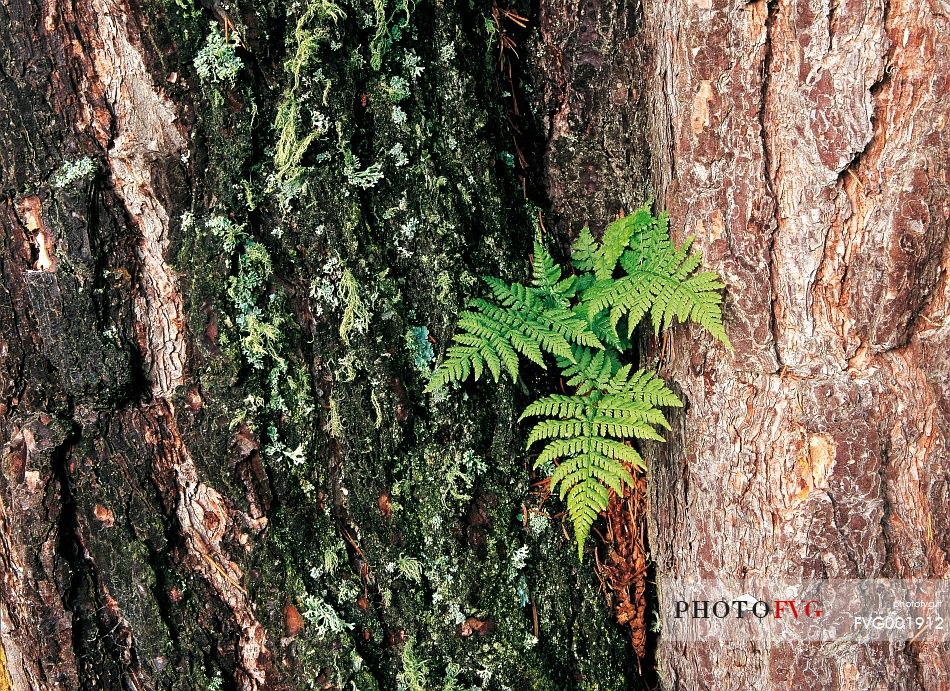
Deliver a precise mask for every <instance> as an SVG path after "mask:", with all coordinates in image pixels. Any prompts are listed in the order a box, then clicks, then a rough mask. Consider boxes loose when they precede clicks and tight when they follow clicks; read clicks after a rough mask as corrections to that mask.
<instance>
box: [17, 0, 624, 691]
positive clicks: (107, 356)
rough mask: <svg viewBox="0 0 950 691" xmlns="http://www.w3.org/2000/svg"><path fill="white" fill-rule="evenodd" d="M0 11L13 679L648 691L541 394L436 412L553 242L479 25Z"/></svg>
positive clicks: (350, 12)
mask: <svg viewBox="0 0 950 691" xmlns="http://www.w3.org/2000/svg"><path fill="white" fill-rule="evenodd" d="M94 5H96V3H94ZM99 5H101V7H100V6H99ZM110 9H111V10H114V11H116V12H118V11H119V10H123V11H124V12H125V13H126V14H123V15H121V16H122V18H121V19H114V20H113V19H104V18H103V14H102V10H110ZM96 10H98V12H97V11H96ZM3 12H7V13H8V15H9V16H8V17H7V19H9V20H10V26H12V27H13V30H12V33H13V40H11V42H10V43H9V44H8V45H7V46H6V47H5V48H4V53H3V56H2V61H3V66H4V71H5V72H6V74H7V75H9V78H8V79H7V80H6V81H4V82H3V86H2V91H0V106H2V108H3V111H4V113H5V114H7V115H8V116H9V117H10V118H11V119H12V122H14V126H13V127H12V128H10V129H8V130H7V131H5V132H4V133H3V134H2V135H0V136H2V138H3V147H2V148H3V150H4V151H6V152H7V153H5V154H4V155H5V157H6V158H5V159H4V176H3V188H4V194H5V196H6V197H7V199H8V200H9V203H8V204H7V205H6V206H4V207H3V210H2V211H0V217H2V222H3V223H4V226H5V229H6V231H7V232H6V234H5V237H6V243H7V255H6V256H7V259H5V260H4V263H3V273H4V277H5V278H6V280H7V283H8V286H9V288H8V290H7V291H6V293H5V294H4V295H3V296H0V299H2V300H3V301H4V309H3V310H2V311H0V319H2V320H3V321H2V323H3V331H4V338H5V339H6V340H5V342H4V343H5V345H4V349H5V355H6V357H5V358H4V359H3V392H4V393H3V396H4V403H3V411H2V415H3V441H4V442H5V446H4V476H3V479H2V486H0V490H2V492H0V497H2V506H0V509H2V514H0V526H2V528H3V535H4V538H5V540H4V543H3V550H2V556H3V559H4V560H5V563H6V564H7V565H8V566H9V567H10V572H11V573H13V574H14V576H12V577H11V578H9V579H7V581H6V583H5V585H4V586H3V591H2V597H0V601H2V603H3V609H2V612H0V614H2V615H3V621H4V629H3V648H4V651H5V659H6V662H5V663H4V670H3V671H4V673H5V674H6V677H7V678H8V679H10V680H11V681H13V682H14V687H15V688H19V687H18V686H16V683H20V684H27V686H26V687H24V688H27V687H28V688H53V687H54V686H55V685H57V684H58V685H59V687H65V688H91V687H92V686H93V684H95V685H96V687H97V688H110V689H111V688H115V689H119V688H159V689H194V688H248V689H253V688H261V689H264V688H267V689H271V688H273V689H309V688H338V689H344V688H347V689H349V688H357V689H360V690H361V691H366V690H369V689H392V688H405V689H467V688H472V687H474V688H484V689H568V688H578V689H621V688H632V687H635V686H636V685H637V684H638V681H637V679H638V677H637V672H636V671H635V670H636V662H635V659H634V657H633V655H632V651H631V648H630V645H629V642H628V640H627V639H626V638H625V636H624V634H623V632H622V631H621V630H619V629H618V628H616V627H615V626H614V625H613V624H612V622H611V618H610V613H609V611H608V609H607V608H606V606H605V605H604V601H603V596H602V594H601V593H600V592H599V587H598V582H597V579H596V577H595V575H594V573H593V571H592V570H591V568H590V566H589V565H580V564H578V563H577V562H576V557H575V556H574V554H573V551H572V550H571V548H570V543H569V541H568V540H567V538H566V535H565V532H564V531H563V529H562V522H561V518H560V517H559V515H558V513H559V511H560V507H558V506H557V505H555V504H554V503H553V501H550V500H549V501H548V502H546V503H544V504H543V505H541V504H540V501H539V499H538V497H537V496H535V495H533V494H532V493H531V492H530V490H531V476H530V474H529V470H528V467H529V464H528V462H527V459H526V457H525V455H524V453H523V451H522V439H521V437H520V433H519V430H518V429H517V426H516V425H515V423H514V420H513V415H512V411H513V410H514V409H515V407H516V405H517V401H518V397H519V396H520V395H521V392H519V391H516V390H513V389H512V388H511V387H508V386H501V387H496V386H493V385H488V384H479V385H476V386H472V387H468V388H466V389H465V390H464V391H461V392H454V393H451V394H450V393H449V392H437V393H436V394H434V395H431V396H427V395H425V394H423V388H424V386H425V383H426V380H427V377H428V375H429V373H430V372H431V369H432V367H433V365H434V359H435V358H436V357H437V356H438V355H439V353H440V352H441V349H442V348H443V347H444V344H445V342H446V340H447V339H448V337H449V335H450V329H451V324H452V322H453V320H454V317H455V315H456V314H457V312H458V311H459V309H460V307H461V306H462V305H463V303H464V302H465V301H466V300H467V299H468V298H469V297H471V296H472V295H474V294H476V293H477V292H478V291H479V290H480V287H479V282H478V280H477V276H479V275H481V274H485V273H488V274H494V275H501V276H504V277H507V278H517V277H520V276H522V275H523V274H524V273H525V271H526V270H527V268H528V267H527V266H526V264H525V262H524V260H523V257H524V256H526V254H527V251H528V248H529V245H530V240H531V239H532V238H533V236H534V234H535V231H536V228H535V225H534V223H535V220H536V218H537V215H536V209H535V207H534V205H533V203H532V201H531V200H529V199H528V198H526V196H525V193H524V191H523V190H524V187H523V183H524V181H523V180H522V179H521V178H520V177H519V174H520V173H522V172H523V171H521V170H519V169H518V167H517V163H516V161H517V160H518V151H517V150H516V147H517V144H515V143H514V142H515V141H517V139H515V140H513V138H512V137H513V134H514V133H513V131H512V130H511V129H510V125H509V117H508V116H509V112H508V109H509V104H510V100H509V98H510V95H507V94H506V93H505V90H506V89H508V88H510V86H511V84H510V82H508V80H507V79H500V78H499V70H498V41H499V33H498V29H499V27H498V24H496V23H495V22H493V21H492V19H491V17H492V14H491V6H488V5H484V4H480V3H470V2H465V1H462V2H458V3H454V2H440V3H430V2H418V3H414V4H413V3H405V4H404V3H402V2H398V1H397V2H395V3H393V2H390V3H384V2H375V3H370V2H345V3H340V4H339V5H337V4H333V3H328V2H320V1H318V2H314V3H307V2H301V3H293V4H289V5H287V6H286V7H285V6H270V5H265V4H263V3H260V4H253V3H247V2H242V3H238V4H228V5H226V6H224V5H215V6H214V8H213V9H208V8H205V7H203V6H199V5H192V4H191V3H190V2H187V1H185V2H182V1H180V0H179V1H177V2H165V3H162V2H160V1H159V0H154V1H152V2H146V3H143V4H135V5H132V6H126V5H124V4H113V3H109V2H106V1H105V0H102V1H101V2H98V5H96V6H95V7H92V8H88V9H79V10H69V11H67V10H63V9H61V8H57V7H52V6H51V7H44V6H43V5H41V4H40V3H29V2H22V3H14V4H13V5H11V6H10V8H9V9H5V10H3ZM44 12H45V13H47V14H48V15H49V17H50V19H48V20H45V21H46V22H47V23H46V25H45V27H46V28H45V29H44V30H42V31H41V41H39V43H38V44H37V45H36V46H32V45H30V40H31V36H32V33H33V27H35V26H37V25H38V24H39V23H40V18H41V17H45V16H47V14H44ZM523 12H525V13H527V8H525V9H523ZM105 16H106V17H109V16H112V15H108V13H106V15H105ZM67 36H75V37H78V38H76V40H75V41H73V42H70V41H68V40H67V39H66V38H65V37H67ZM116 36H120V37H121V40H120V39H119V38H116ZM104 41H112V43H111V44H108V43H103V42H104ZM103 45H106V46H108V45H114V46H119V47H120V48H121V49H116V50H115V51H113V52H110V50H111V49H109V48H103ZM30 56H33V57H32V58H30ZM135 56H138V58H136V59H138V60H140V62H141V67H142V69H141V70H138V71H136V72H135V74H134V75H133V76H128V75H126V79H125V81H124V82H123V83H122V84H117V83H116V82H115V80H114V78H113V75H112V74H111V73H110V72H109V71H108V70H104V68H103V64H104V61H105V62H108V60H109V59H115V60H118V61H119V62H118V63H117V64H119V65H120V66H122V65H128V64H130V63H129V61H130V60H131V61H133V62H134V60H133V58H135ZM28 58H29V59H28ZM24 60H26V63H24ZM22 64H27V66H28V69H27V70H26V73H24V70H23V69H21V68H18V67H17V66H18V65H22ZM136 69H137V68H136ZM67 74H68V75H71V76H72V78H71V79H69V80H64V79H63V78H62V76H63V75H67ZM127 102H132V103H133V104H137V106H138V109H139V110H138V111H135V110H134V109H128V110H126V109H125V108H124V106H123V104H124V103H127ZM28 104H29V105H30V107H29V108H28V107H27V105H28ZM165 108H171V109H172V112H173V113H174V118H175V119H174V123H170V122H168V117H167V113H166V111H165V110H164V109H165ZM143 109H144V110H145V111H147V112H151V113H157V114H158V115H156V120H155V121H154V122H152V121H149V120H148V118H145V117H142V116H141V114H140V113H141V111H142V110H143ZM149 109H151V110H149ZM134 113H139V114H134ZM163 114H164V117H163ZM30 118H32V119H30ZM28 120H29V121H28ZM150 122H151V124H152V127H151V129H150V127H148V125H149V124H150ZM159 122H161V123H164V124H163V125H162V127H165V126H168V128H169V129H168V131H167V132H165V133H164V134H163V135H162V136H161V137H157V138H156V137H152V138H151V139H150V137H149V136H148V135H149V133H150V132H152V131H153V130H154V127H155V126H157V123H159ZM130 142H131V144H130ZM87 159H88V161H90V162H91V164H92V165H91V167H90V165H87V164H86V163H85V161H86V160H87ZM131 168H134V169H136V170H139V171H140V172H141V174H142V180H139V181H136V185H135V187H134V189H132V188H131V187H130V186H129V185H130V181H129V179H128V176H126V175H124V171H126V170H127V169H131ZM38 232H40V233H41V234H42V237H40V236H39V235H38V234H37V233H38ZM47 244H48V247H47V246H46V245H47ZM47 251H48V252H49V253H50V256H52V257H53V258H55V259H56V263H55V266H48V265H46V264H45V263H44V262H43V261H42V259H43V256H44V252H47ZM156 252H158V256H160V257H163V262H162V263H161V264H160V265H156V264H154V263H150V262H153V257H154V256H156V254H155V253H156ZM166 320H167V323H165V321H166ZM156 322H158V325H156ZM156 344H157V345H156ZM30 612H32V613H33V614H30ZM37 613H38V614H37ZM49 630H55V631H56V632H57V633H56V636H57V640H58V641H59V642H60V645H59V646H57V647H55V648H53V647H43V646H46V645H47V644H45V643H44V644H43V646H40V645H39V642H40V641H43V640H44V639H45V635H46V634H45V633H44V632H46V631H49ZM37 646H39V647H37ZM0 688H2V683H0Z"/></svg>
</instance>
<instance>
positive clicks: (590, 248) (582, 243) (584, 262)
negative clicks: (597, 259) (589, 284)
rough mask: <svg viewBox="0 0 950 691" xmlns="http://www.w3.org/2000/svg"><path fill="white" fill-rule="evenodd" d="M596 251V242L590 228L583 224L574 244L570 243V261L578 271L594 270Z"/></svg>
mask: <svg viewBox="0 0 950 691" xmlns="http://www.w3.org/2000/svg"><path fill="white" fill-rule="evenodd" d="M596 252H597V242H596V241H595V240H594V236H593V235H591V232H590V228H588V227H587V226H584V228H583V229H582V230H581V232H580V234H579V235H578V236H577V239H576V240H575V241H574V244H573V245H571V262H572V263H573V264H574V268H575V269H577V270H578V271H584V272H588V271H593V270H594V254H595V253H596Z"/></svg>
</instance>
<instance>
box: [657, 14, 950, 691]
mask: <svg viewBox="0 0 950 691" xmlns="http://www.w3.org/2000/svg"><path fill="white" fill-rule="evenodd" d="M644 13H645V31H644V35H645V36H649V37H652V39H653V43H652V45H651V50H650V53H651V55H652V56H653V59H654V60H655V63H654V66H653V68H652V70H651V71H652V75H653V77H654V78H655V80H656V81H655V82H654V88H653V89H652V90H651V94H650V96H651V104H652V107H651V113H652V120H651V123H650V128H649V129H650V135H651V144H652V146H651V149H652V151H653V154H654V161H655V163H654V167H653V173H654V181H655V186H656V190H657V194H658V199H659V201H660V204H661V206H665V207H666V208H668V209H669V210H670V212H671V216H672V219H673V222H674V225H675V228H676V230H677V232H678V233H679V234H680V236H681V237H682V236H685V235H686V234H695V235H696V236H697V239H698V243H699V245H700V246H701V247H702V249H703V250H704V252H705V257H706V262H707V264H709V265H711V266H713V267H715V268H717V269H719V270H720V271H721V272H722V274H723V276H724V277H725V281H726V282H727V283H728V297H727V305H726V306H727V330H728V332H729V335H730V337H731V339H732V342H733V343H734V344H735V352H734V353H728V352H726V351H725V350H724V349H723V348H721V347H718V346H716V345H714V344H713V343H712V342H711V340H710V339H708V338H705V337H703V336H701V335H699V334H693V333H687V332H684V331H680V332H674V334H673V342H672V347H669V346H670V344H667V348H666V349H665V351H664V353H665V354H666V357H665V358H664V359H663V360H662V365H661V371H662V372H663V373H664V374H665V375H666V376H667V377H669V378H671V379H673V380H674V381H676V382H677V383H678V384H679V386H680V387H682V392H683V394H684V396H685V399H686V400H687V401H688V407H687V408H686V410H685V413H683V414H682V415H681V416H680V417H679V419H678V420H677V422H676V424H675V428H676V434H675V435H674V436H673V438H672V439H671V443H669V444H667V445H665V446H656V447H654V448H652V449H651V460H652V490H651V497H652V501H653V505H654V507H655V510H654V512H653V520H652V525H651V541H652V545H653V555H654V557H655V559H656V568H657V572H658V575H659V576H660V577H663V576H678V577H682V576H687V575H693V574H701V575H704V576H706V577H712V576H713V575H723V576H732V577H743V576H747V575H761V576H765V575H772V576H788V577H792V578H799V577H800V578H874V577H885V578H933V579H939V578H946V576H947V573H948V571H947V568H948V565H947V552H948V549H950V543H948V535H950V533H948V531H947V528H948V525H947V517H948V515H950V512H948V494H950V479H948V472H950V455H948V452H947V441H948V434H950V427H948V422H950V421H948V414H950V408H948V401H950V396H948V385H947V382H948V373H950V369H948V367H950V364H948V360H947V358H946V357H945V353H946V351H947V346H948V344H950V335H948V334H950V332H948V330H947V326H946V319H947V309H948V300H947V297H948V284H947V273H946V267H947V256H948V255H947V251H948V243H947V221H948V218H950V196H948V187H947V174H948V165H947V163H948V155H947V151H948V145H950V136H948V131H950V130H947V128H946V126H945V123H946V121H947V118H948V116H950V102H948V101H947V99H946V93H945V92H946V88H947V84H948V79H950V56H948V54H947V46H946V37H947V35H948V31H950V26H948V23H947V17H946V8H943V9H941V7H939V6H938V3H928V2H923V3H907V2H885V3H883V4H881V3H874V2H856V3H830V4H829V3H815V2H802V3H793V2H785V1H784V0H782V1H779V2H766V1H765V0H762V1H760V2H751V3H735V4H729V3H723V2H718V1H716V2H711V1H706V2H673V3H658V2H652V1H649V2H646V3H645V10H644ZM658 656H659V664H660V676H661V679H662V680H663V682H664V685H665V686H666V687H668V688H679V689H700V688H717V689H749V688H756V689H778V688H782V689H786V688H805V687H810V688H828V689H832V688H834V689H837V688H842V689H844V688H847V689H896V688H901V689H918V688H926V689H937V688H945V685H946V677H947V673H948V666H950V657H948V653H947V648H946V646H936V645H934V644H932V643H925V642H915V643H911V644H907V645H904V644H900V645H892V646H888V645H884V644H868V645H860V644H857V643H840V642H839V644H837V645H835V646H833V647H832V646H824V647H822V646H818V645H801V646H795V645H791V644H789V645H786V646H785V647H776V648H767V647H764V646H755V645H739V646H734V645H733V646H730V645H725V644H696V645H692V644H691V645H684V644H679V643H676V642H673V641H665V640H662V639H661V643H660V648H659V653H658Z"/></svg>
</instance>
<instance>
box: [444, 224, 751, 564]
mask: <svg viewBox="0 0 950 691" xmlns="http://www.w3.org/2000/svg"><path fill="white" fill-rule="evenodd" d="M690 248H691V240H687V241H686V242H685V243H683V245H682V246H680V247H676V245H675V244H674V243H673V241H672V239H671V238H670V235H669V219H668V217H667V215H666V214H665V213H663V214H660V215H659V216H654V215H653V214H652V213H651V212H650V209H649V205H644V206H642V207H641V208H639V209H637V210H636V211H635V212H634V213H632V214H630V215H629V216H625V217H623V218H620V219H618V220H617V221H615V222H613V223H611V224H610V225H608V226H607V228H606V230H605V231H604V235H603V237H602V238H601V240H600V241H599V242H598V241H597V240H595V239H594V237H593V235H592V234H591V232H590V230H589V229H587V228H584V229H583V230H582V231H581V232H580V235H579V236H578V238H577V240H576V241H575V242H574V245H573V247H572V248H571V249H572V251H571V263H572V265H573V268H574V270H575V272H574V273H570V274H569V275H567V276H564V273H563V269H562V267H561V266H559V265H558V263H557V262H556V261H555V260H554V258H553V257H552V256H551V254H550V253H549V252H548V251H547V250H546V249H545V248H544V246H543V245H542V244H541V242H540V241H535V243H534V257H533V262H532V270H531V282H530V285H523V284H520V283H511V284H509V283H505V282H504V281H501V280H499V279H497V278H490V277H486V278H485V279H484V281H485V283H486V285H487V286H488V289H489V291H490V293H491V298H477V299H474V300H472V301H471V303H470V304H469V309H467V310H465V311H464V312H462V314H461V316H460V317H459V320H458V328H457V330H456V333H455V335H454V336H453V339H452V341H453V342H452V344H451V345H450V346H449V347H448V349H447V351H446V353H445V356H444V358H443V360H442V363H441V364H440V365H439V366H438V367H437V368H436V370H435V372H434V373H433V374H432V377H431V378H430V380H429V385H428V387H427V391H430V392H433V391H436V390H437V389H440V388H442V387H444V386H446V385H448V384H453V383H456V382H461V381H464V380H466V379H468V378H469V377H470V376H471V377H473V378H474V379H479V378H480V377H481V376H482V375H483V374H484V373H485V372H486V371H487V372H488V373H490V374H491V376H492V378H493V379H494V380H495V381H496V382H498V381H500V379H501V377H502V375H503V374H507V375H508V376H510V377H511V379H512V381H517V380H518V376H519V373H520V370H519V365H520V361H521V358H522V357H523V358H525V359H527V360H529V361H530V362H532V363H534V364H536V365H537V366H539V367H541V368H542V369H547V365H548V364H549V362H550V361H551V360H553V361H554V363H555V364H556V366H557V367H558V368H559V369H560V371H561V374H562V381H563V382H564V384H565V385H566V386H569V387H571V388H572V389H573V391H574V393H573V394H551V395H549V396H544V397H542V398H539V399H538V400H536V401H535V402H533V403H531V404H530V405H529V406H528V407H527V408H525V410H524V412H523V413H522V415H521V420H525V419H528V418H535V419H536V421H535V422H534V426H533V427H532V428H531V430H530V432H529V433H528V439H527V447H528V448H529V449H531V448H533V447H536V445H537V446H538V447H540V448H539V451H538V456H537V458H536V460H535V463H534V467H535V468H536V469H547V470H549V471H550V487H551V490H552V491H556V492H558V493H559V495H560V497H561V499H562V500H564V501H566V503H567V513H568V516H569V518H570V519H571V522H572V523H573V526H574V535H575V539H576V543H577V550H578V557H579V558H581V559H583V549H584V543H585V541H586V540H587V537H588V535H589V534H590V531H591V528H592V526H593V524H594V521H596V519H597V517H598V515H599V514H600V513H601V512H602V511H604V510H605V509H606V508H607V504H608V502H609V501H610V497H611V493H612V492H616V493H617V494H622V493H623V491H624V487H629V486H632V485H633V475H632V472H633V471H640V472H645V471H646V464H645V463H644V461H643V458H642V456H641V455H640V454H639V452H638V451H637V449H636V448H635V446H634V444H636V442H637V440H641V439H649V440H654V441H663V436H662V431H663V430H668V429H670V425H669V423H668V422H667V419H666V416H665V415H664V413H663V411H662V409H663V408H672V407H679V406H682V405H683V404H682V402H681V401H680V399H679V398H678V397H677V396H676V394H674V393H673V392H672V391H671V390H670V388H669V387H668V386H667V385H666V382H664V381H663V380H662V379H661V378H659V377H657V376H656V375H655V374H653V373H651V372H648V371H646V370H642V369H641V370H637V371H633V367H632V365H631V364H629V363H625V362H624V360H625V356H627V355H628V353H629V352H630V350H631V339H632V336H633V333H634V330H635V329H636V327H637V326H638V325H639V324H640V323H641V322H642V321H643V320H644V318H645V317H646V316H647V315H648V314H649V315H650V321H651V325H652V327H653V331H654V333H656V334H658V333H659V332H660V331H662V330H664V329H667V328H669V327H670V326H672V325H673V324H675V323H677V322H693V323H696V324H698V325H699V326H701V327H703V328H704V329H706V330H707V331H708V332H709V333H710V334H712V335H713V336H714V337H716V338H717V339H718V340H720V341H721V342H722V343H723V344H725V345H726V347H728V348H731V347H732V346H731V344H730V343H729V338H728V336H727V335H726V332H725V328H724V327H723V323H722V312H721V303H722V290H723V288H724V287H725V286H724V284H723V283H722V282H721V281H720V279H719V276H718V275H717V274H716V273H714V272H711V271H700V270H699V269H700V265H701V263H702V257H701V255H700V254H699V253H698V252H691V250H690ZM621 322H624V326H625V328H624V329H621V330H618V326H619V325H620V324H621Z"/></svg>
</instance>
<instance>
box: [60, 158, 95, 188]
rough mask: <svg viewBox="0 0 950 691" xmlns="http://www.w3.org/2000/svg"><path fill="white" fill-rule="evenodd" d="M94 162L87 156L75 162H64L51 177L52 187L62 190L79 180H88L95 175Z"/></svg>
mask: <svg viewBox="0 0 950 691" xmlns="http://www.w3.org/2000/svg"><path fill="white" fill-rule="evenodd" d="M97 169H98V167H97V166H96V162H95V161H94V160H92V159H91V158H90V157H89V156H83V157H82V158H79V159H76V160H75V161H65V162H64V163H63V165H62V166H61V167H60V169H59V171H58V172H57V173H56V175H55V176H54V177H53V181H52V182H53V187H55V188H56V189H64V188H66V187H69V186H70V185H72V184H73V183H74V182H78V181H79V180H88V179H89V178H91V177H93V176H94V175H95V174H96V170H97Z"/></svg>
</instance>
